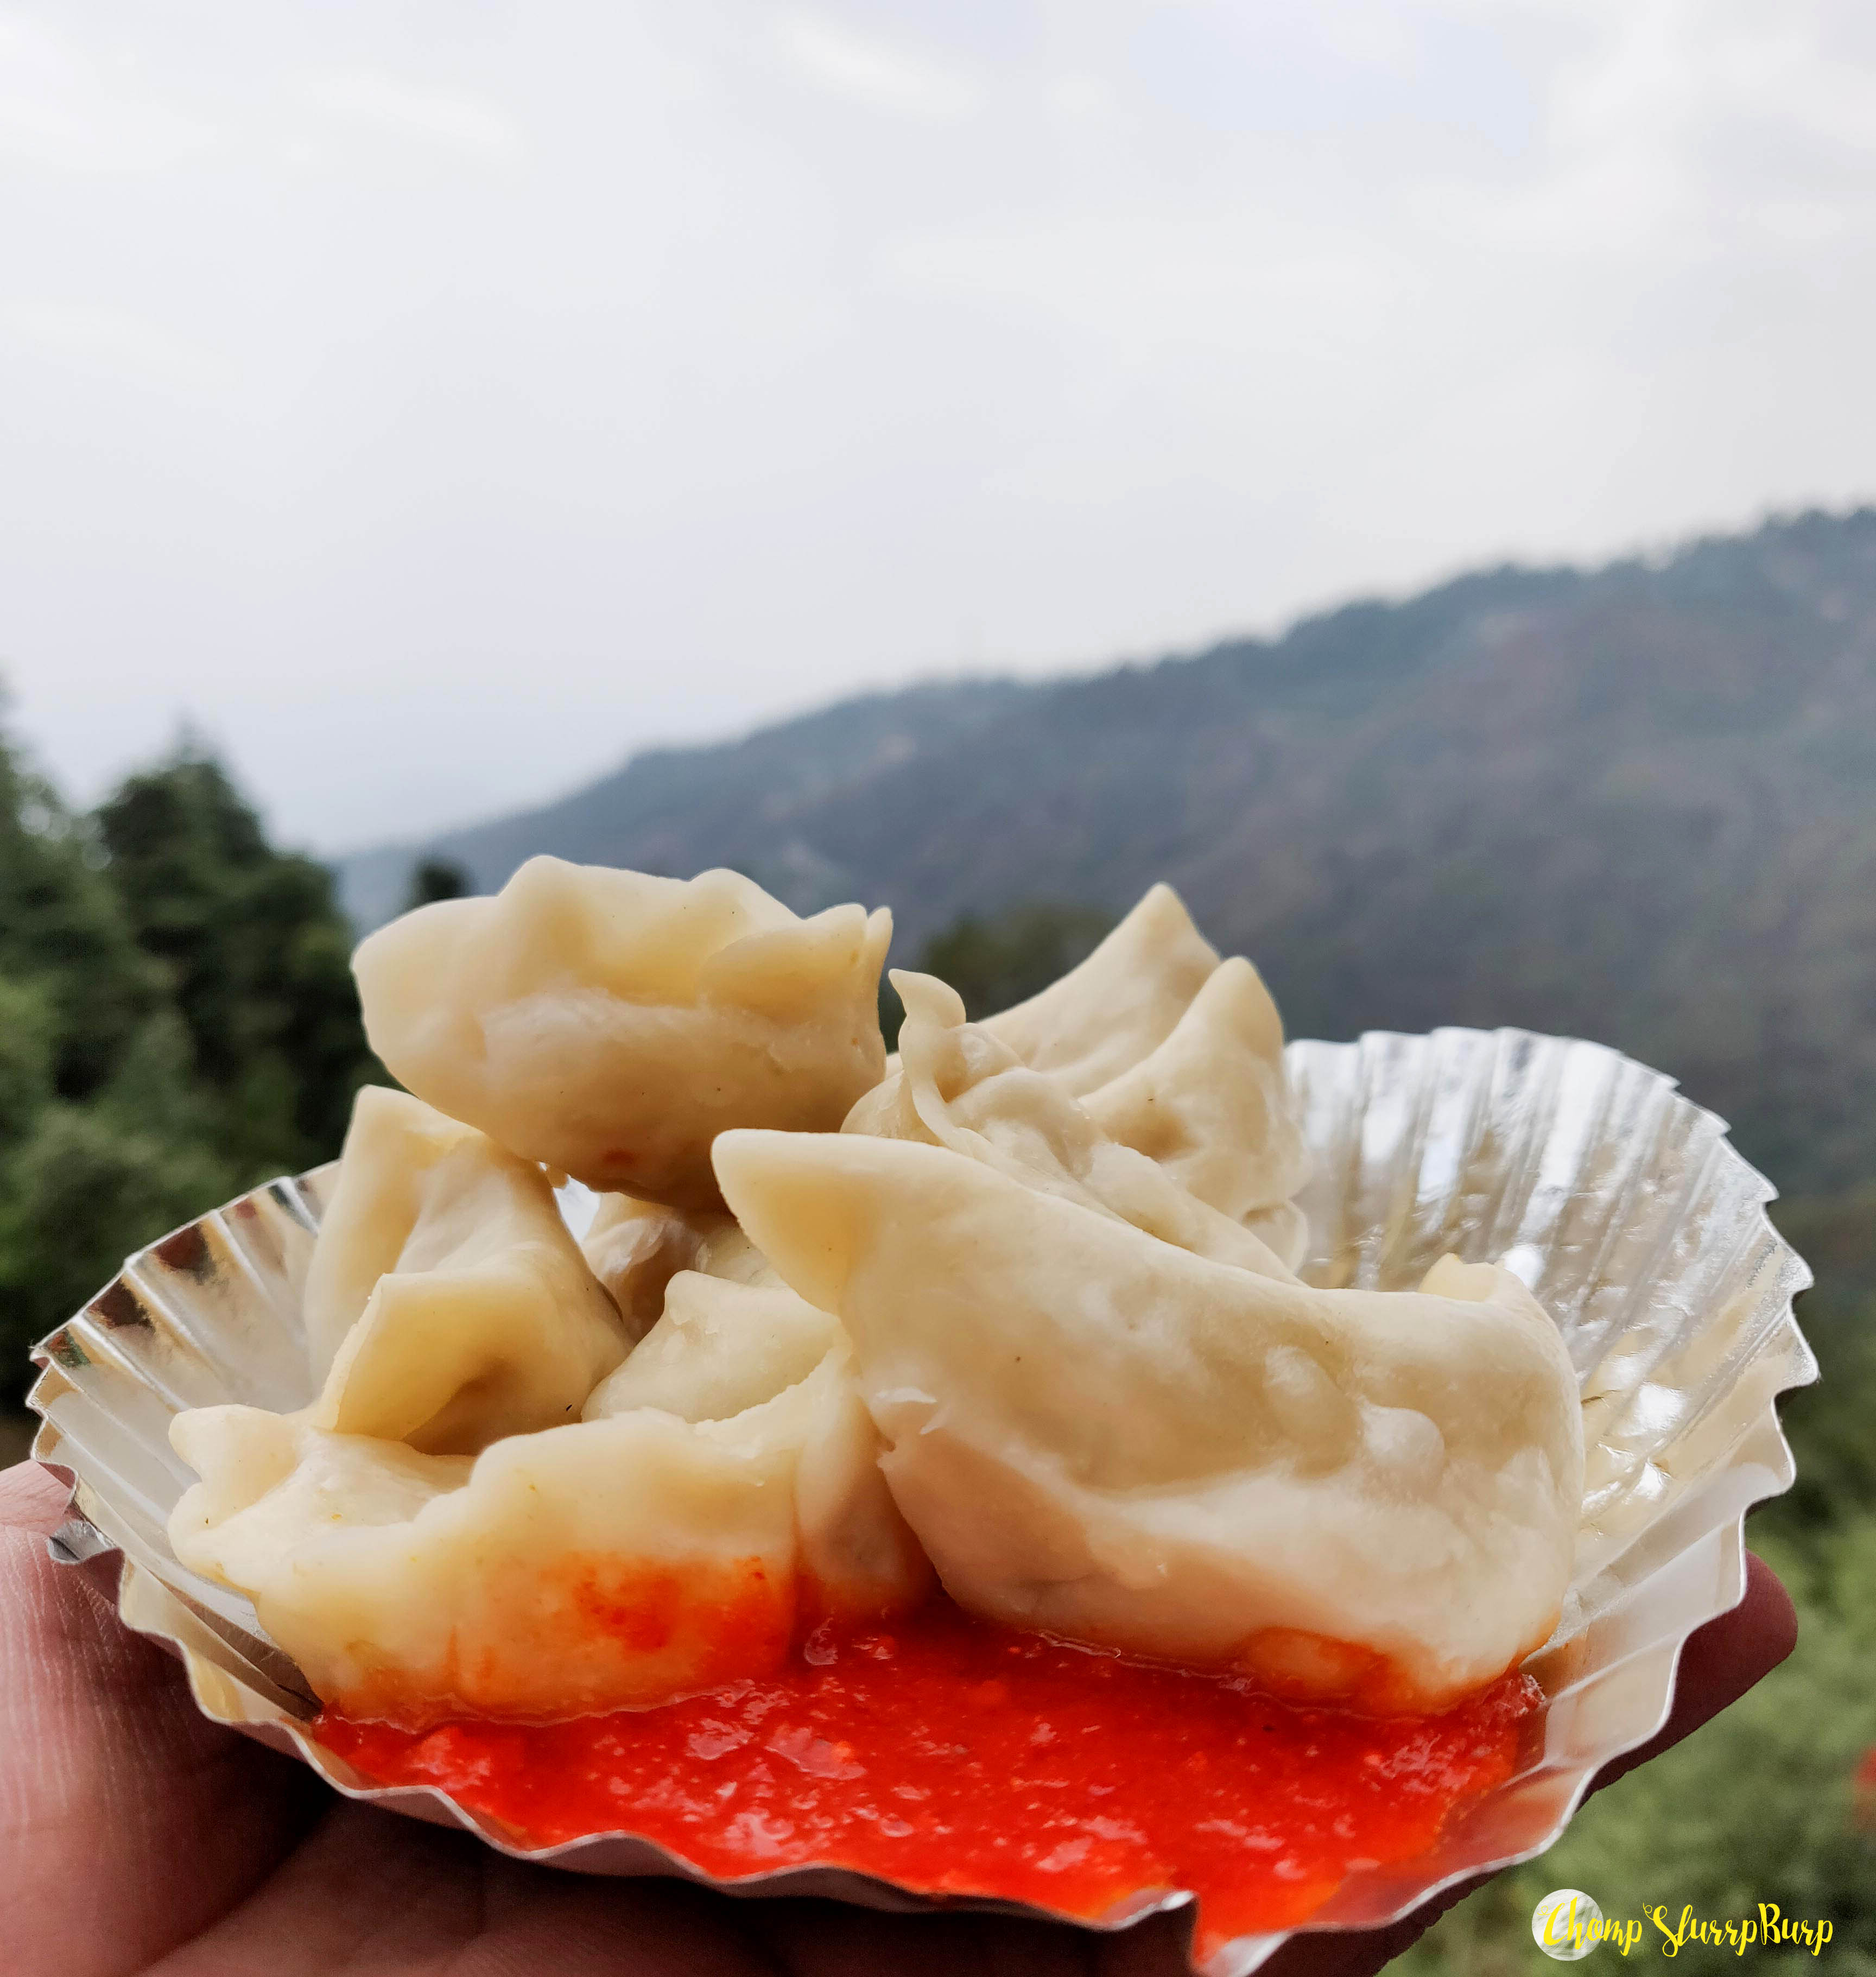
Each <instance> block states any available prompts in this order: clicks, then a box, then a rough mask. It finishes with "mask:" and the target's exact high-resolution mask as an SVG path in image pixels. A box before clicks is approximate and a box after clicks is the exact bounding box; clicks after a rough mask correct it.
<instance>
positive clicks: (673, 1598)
mask: <svg viewBox="0 0 1876 1977" xmlns="http://www.w3.org/2000/svg"><path fill="white" fill-rule="evenodd" d="M170 1438H171V1440H172V1441H173V1443H174V1444H175V1447H176V1449H177V1453H178V1454H180V1456H181V1457H182V1458H183V1460H184V1461H186V1462H187V1463H188V1464H189V1465H190V1467H192V1468H193V1469H194V1470H196V1471H197V1474H199V1475H200V1477H202V1479H203V1480H202V1481H201V1482H200V1483H199V1484H197V1485H196V1486H195V1487H193V1489H191V1490H189V1491H188V1492H187V1494H186V1495H185V1496H184V1497H183V1500H182V1501H181V1503H180V1504H178V1505H177V1509H176V1511H175V1513H174V1514H173V1516H172V1517H171V1518H170V1542H171V1543H172V1544H173V1546H174V1547H175V1551H176V1555H177V1558H178V1559H180V1560H181V1562H182V1563H183V1564H184V1565H185V1566H188V1567H190V1569H193V1570H194V1571H197V1572H200V1573H205V1574H206V1575H207V1576H209V1577H210V1578H213V1579H219V1580H220V1581H222V1582H223V1583H226V1584H227V1585H230V1586H234V1587H236V1589H239V1591H241V1592H245V1593H246V1594H247V1595H248V1596H249V1598H251V1599H253V1602H254V1607H255V1611H256V1613H257V1614H258V1616H259V1619H260V1622H261V1624H262V1625H263V1627H265V1628H266V1630H267V1632H268V1633H269V1635H272V1638H273V1639H275V1640H276V1641H277V1642H279V1645H281V1647H282V1648H283V1649H285V1650H286V1652H287V1653H288V1654H289V1655H291V1656H292V1658H293V1659H294V1661H295V1662H297V1663H298V1664H299V1667H300V1668H301V1669H302V1672H304V1673H305V1675H306V1678H307V1680H308V1681H309V1682H310V1683H311V1684H312V1687H313V1688H314V1690H315V1692H316V1693H317V1694H318V1695H319V1697H320V1698H321V1699H322V1701H325V1702H326V1703H327V1704H329V1705H331V1706H332V1707H335V1708H339V1709H342V1710H343V1711H345V1712H346V1713H347V1714H348V1715H353V1716H357V1717H364V1718H383V1719H387V1720H389V1721H394V1722H398V1723H402V1724H405V1725H409V1726H412V1727H421V1726H422V1725H427V1724H429V1723H432V1722H436V1721H441V1720H444V1719H445V1718H450V1717H452V1716H461V1715H485V1716H495V1717H510V1718H522V1719H527V1718H537V1719H539V1718H553V1717H563V1716H576V1715H593V1714H596V1713H598V1712H600V1711H606V1710H609V1709H617V1708H628V1707H631V1706H633V1705H643V1704H649V1703H655V1702H662V1701H669V1700H670V1699H671V1698H673V1697H675V1696H678V1695H689V1694H695V1693H696V1692H699V1691H700V1690H702V1689H708V1688H716V1687H718V1686H720V1685H722V1684H723V1683H725V1682H731V1681H735V1680H737V1679H739V1678H745V1677H749V1676H756V1675H763V1674H765V1673H767V1672H768V1671H770V1670H771V1669H772V1668H775V1667H776V1666H778V1665H779V1664H780V1662H781V1660H782V1659H783V1657H784V1655H786V1654H787V1652H788V1649H789V1646H790V1644H791V1642H792V1640H793V1639H794V1637H795V1635H796V1634H797V1633H798V1632H799V1630H800V1629H801V1626H802V1625H804V1624H811V1623H812V1622H813V1621H814V1619H817V1618H818V1617H819V1616H821V1613H822V1612H825V1611H829V1610H844V1609H851V1610H856V1611H863V1612H864V1611H879V1612H890V1611H892V1610H893V1608H894V1605H895V1602H897V1600H898V1599H900V1598H901V1597H905V1598H910V1597H915V1596H916V1592H917V1591H918V1590H922V1589H923V1582H922V1580H920V1579H917V1576H916V1574H917V1570H918V1569H920V1566H922V1561H920V1560H919V1559H918V1558H917V1547H916V1546H913V1545H912V1544H911V1543H910V1540H903V1552H902V1551H901V1550H900V1549H897V1548H896V1547H897V1546H899V1545H900V1543H901V1536H900V1534H902V1533H903V1525H902V1524H900V1523H899V1522H898V1520H897V1516H896V1513H894V1515H893V1520H892V1522H891V1523H890V1525H889V1526H887V1532H888V1543H887V1547H886V1552H885V1554H884V1557H885V1563H886V1564H887V1566H888V1567H890V1568H891V1569H893V1571H895V1572H896V1573H897V1576H894V1577H892V1578H891V1579H890V1583H888V1582H887V1581H884V1580H882V1579H878V1578H875V1579H870V1580H864V1581H863V1580H862V1579H861V1577H860V1568H861V1566H864V1563H865V1562H866V1558H867V1553H866V1544H867V1541H868V1540H869V1539H870V1536H871V1533H870V1530H868V1529H867V1527H866V1526H865V1525H864V1519H861V1520H858V1523H859V1528H857V1529H856V1528H855V1524H854V1520H850V1519H849V1518H848V1517H847V1514H846V1513H847V1512H848V1510H849V1509H850V1506H849V1503H848V1502H847V1499H845V1498H844V1497H842V1496H841V1490H843V1488H844V1487H846V1486H848V1485H849V1484H850V1483H851V1481H852V1480H853V1477H854V1471H855V1469H856V1467H857V1464H859V1462H860V1460H861V1459H862V1458H863V1457H864V1460H865V1461H866V1462H867V1464H869V1465H870V1464H871V1458H872V1453H873V1447H874V1430H873V1426H872V1423H871V1421H870V1419H869V1418H867V1414H866V1411H865V1409H864V1408H863V1407H861V1405H860V1403H859V1401H858V1400H857V1397H856V1396H855V1394H854V1388H853V1382H852V1378H851V1376H850V1374H848V1375H845V1376H844V1377H843V1374H842V1371H841V1368H840V1367H839V1366H838V1365H837V1364H834V1363H831V1362H824V1363H822V1364H821V1365H817V1367H816V1368H814V1370H813V1371H811V1372H810V1373H809V1374H808V1375H807V1377H806V1378H804V1379H802V1380H800V1381H797V1382H796V1383H795V1384H794V1385H792V1386H791V1387H789V1388H786V1389H785V1390H784V1391H782V1392H781V1393H779V1394H776V1395H775V1396H774V1397H773V1398H771V1399H769V1400H767V1401H764V1402H763V1403H761V1404H759V1405H758V1406H756V1407H753V1408H747V1409H745V1410H744V1411H742V1412H741V1413H740V1414H736V1415H735V1416H733V1417H732V1418H728V1419H727V1420H720V1421H718V1420H710V1421H686V1420H684V1419H682V1418H680V1417H679V1415H676V1414H671V1413H669V1412H666V1411H662V1410H659V1409H657V1408H636V1409H633V1410H632V1411H628V1412H626V1413H623V1414H617V1415H614V1416H612V1417H609V1418H599V1419H595V1420H592V1421H580V1422H576V1423H575V1424H573V1425H571V1426H569V1427H556V1428H548V1429H546V1430H543V1431H542V1432H540V1433H539V1434H526V1435H515V1436H511V1437H509V1438H508V1439H507V1440H506V1441H498V1442H497V1443H495V1444H493V1445H492V1446H491V1447H488V1448H487V1449H485V1450H484V1451H483V1452H482V1454H481V1455H479V1456H477V1457H474V1458H473V1459H472V1458H471V1457H467V1456H455V1455H425V1454H419V1453H418V1452H417V1451H415V1450H413V1449H411V1448H410V1447H407V1446H406V1445H405V1444H403V1443H401V1442H397V1441H382V1440H378V1439H375V1438H373V1437H369V1436H365V1435H354V1434H331V1433H329V1432H326V1431H322V1430H321V1429H319V1428H316V1427H312V1425H310V1424H309V1423H308V1422H307V1421H306V1419H305V1418H303V1417H296V1416H292V1415H280V1414H263V1413H262V1412H261V1411H259V1410H258V1409H256V1408H238V1407H236V1408H202V1409H199V1410H197V1411H195V1412H193V1413H190V1414H181V1415H179V1416H178V1417H177V1419H176V1421H175V1422H174V1424H173V1427H172V1429H171V1437H170ZM870 1475H871V1480H872V1482H873V1483H874V1484H875V1485H877V1484H878V1471H877V1467H872V1468H871V1470H870ZM884 1495H885V1493H884V1488H883V1487H881V1488H880V1497H882V1498H884ZM886 1507H887V1510H888V1511H890V1508H891V1507H890V1500H887V1503H886ZM804 1522H805V1523H808V1525H810V1526H811V1536H804V1530H803V1528H802V1526H803V1524H804ZM816 1541H818V1543H819V1548H818V1550H814V1557H815V1559H817V1562H819V1563H827V1562H828V1561H829V1560H832V1561H834V1562H836V1563H840V1564H842V1565H850V1567H851V1569H850V1575H849V1576H848V1577H847V1578H846V1579H841V1580H838V1581H837V1583H834V1585H833V1586H828V1587H825V1588H824V1587H823V1586H821V1584H820V1583H819V1582H818V1581H811V1580H810V1579H808V1578H807V1576H805V1574H804V1571H803V1569H802V1568H803V1559H804V1552H807V1551H809V1550H813V1549H814V1544H815V1543H816Z"/></svg>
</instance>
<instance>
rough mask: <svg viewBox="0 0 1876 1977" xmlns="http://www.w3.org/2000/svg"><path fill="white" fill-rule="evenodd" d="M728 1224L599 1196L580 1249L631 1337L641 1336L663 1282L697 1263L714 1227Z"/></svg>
mask: <svg viewBox="0 0 1876 1977" xmlns="http://www.w3.org/2000/svg"><path fill="white" fill-rule="evenodd" d="M728 1222H729V1217H728V1216H727V1215H725V1216H711V1215H708V1214H707V1213H704V1214H695V1215H686V1214H685V1213H683V1211H682V1210H680V1209H675V1208H669V1207H666V1205H665V1204H664V1203H662V1202H658V1201H639V1200H636V1199H635V1198H634V1197H633V1196H631V1195H629V1194H607V1195H602V1196H600V1197H599V1206H598V1207H597V1208H596V1210H594V1211H593V1220H592V1221H591V1222H590V1223H589V1224H588V1225H587V1227H586V1234H585V1235H583V1236H581V1238H580V1254H581V1255H582V1256H584V1257H585V1258H586V1267H587V1268H588V1269H590V1270H591V1271H592V1272H593V1275H594V1276H596V1277H597V1278H598V1279H599V1282H601V1283H603V1285H604V1286H606V1289H607V1290H608V1291H609V1292H610V1293H611V1295H612V1299H613V1303H614V1304H616V1305H617V1306H618V1307H619V1315H620V1316H621V1317H623V1319H625V1320H626V1323H627V1324H628V1325H630V1326H631V1328H632V1336H633V1337H634V1338H642V1336H643V1335H645V1333H646V1332H649V1330H650V1329H651V1328H652V1326H653V1325H656V1323H657V1322H658V1319H659V1313H660V1312H662V1311H663V1309H664V1308H665V1286H666V1285H667V1284H668V1283H669V1282H670V1281H671V1279H672V1278H673V1277H674V1276H676V1275H677V1273H678V1272H679V1270H688V1269H689V1268H690V1267H691V1266H692V1264H693V1263H695V1262H696V1260H697V1255H698V1252H699V1250H700V1249H702V1246H703V1244H704V1242H705V1239H706V1237H707V1236H708V1233H709V1231H710V1229H711V1228H712V1226H713V1225H715V1224H718V1223H725V1224H726V1223H728Z"/></svg>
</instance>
